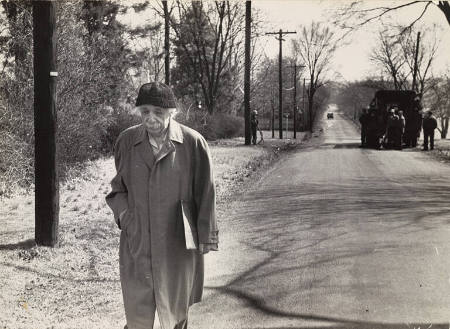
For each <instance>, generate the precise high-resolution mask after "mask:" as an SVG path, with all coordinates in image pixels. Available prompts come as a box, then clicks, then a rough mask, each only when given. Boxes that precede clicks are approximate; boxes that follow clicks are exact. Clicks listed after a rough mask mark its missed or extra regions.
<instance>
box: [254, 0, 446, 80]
mask: <svg viewBox="0 0 450 329" xmlns="http://www.w3.org/2000/svg"><path fill="white" fill-rule="evenodd" d="M405 2H407V1H392V0H390V1H387V0H385V1H374V0H365V1H364V6H365V7H367V8H369V7H376V6H380V5H381V6H386V5H387V6H392V5H395V4H400V3H405ZM345 3H348V1H342V0H331V1H330V0H327V1H325V0H315V1H312V0H276V1H273V0H259V1H253V2H252V9H253V8H254V9H257V10H260V11H261V14H262V15H263V17H265V19H266V20H267V28H268V30H269V29H270V30H271V31H278V30H279V29H283V30H289V31H300V25H309V24H311V22H312V21H319V22H323V23H324V24H328V22H330V21H331V15H332V14H333V12H334V10H335V9H336V8H337V7H338V6H340V5H343V4H345ZM422 8H423V5H413V6H409V7H407V8H404V9H400V10H398V11H396V12H395V13H394V14H393V15H392V16H391V17H389V18H386V19H385V22H386V23H388V22H393V23H401V24H408V23H410V22H412V21H413V20H414V19H415V18H416V17H418V16H420V14H421V12H422ZM420 24H422V25H423V26H424V27H431V26H433V24H437V25H438V30H437V31H438V37H439V38H440V39H442V41H441V43H440V47H439V50H438V55H437V57H436V62H435V64H434V69H435V70H434V71H435V72H434V74H439V73H441V72H444V71H446V70H447V69H449V68H450V56H449V54H450V46H449V43H448V42H447V43H445V42H444V41H446V40H450V25H449V24H448V23H447V21H446V19H445V16H444V15H443V13H442V12H441V11H440V10H439V9H438V8H437V7H436V6H434V5H431V6H429V8H428V10H427V12H426V14H425V15H424V16H423V18H422V19H421V21H420ZM381 25H382V24H381V22H380V21H376V22H374V23H370V24H369V25H367V26H365V27H364V28H362V29H360V30H359V31H358V32H356V33H354V34H352V35H350V37H349V39H348V40H347V44H346V45H345V46H341V47H340V48H339V49H338V50H337V52H336V54H335V58H334V61H333V65H332V69H333V71H335V73H337V74H338V76H340V77H341V79H343V80H345V81H350V80H359V79H363V78H364V77H366V76H370V75H372V76H373V75H375V76H377V75H378V76H379V74H376V73H377V71H378V70H377V68H376V67H375V66H374V64H373V63H371V62H370V60H369V57H370V52H371V49H372V48H373V46H374V44H375V38H376V33H377V31H378V30H379V29H380V28H381ZM271 31H268V32H271ZM338 32H339V31H338ZM291 38H295V35H286V36H285V39H286V40H287V39H291ZM263 39H264V40H262V41H261V45H262V47H263V48H264V51H265V53H266V54H267V55H268V56H269V57H275V56H278V49H279V42H278V41H277V40H275V38H274V37H273V36H267V37H264V38H263ZM283 53H284V54H287V55H288V54H289V53H290V42H284V44H283Z"/></svg>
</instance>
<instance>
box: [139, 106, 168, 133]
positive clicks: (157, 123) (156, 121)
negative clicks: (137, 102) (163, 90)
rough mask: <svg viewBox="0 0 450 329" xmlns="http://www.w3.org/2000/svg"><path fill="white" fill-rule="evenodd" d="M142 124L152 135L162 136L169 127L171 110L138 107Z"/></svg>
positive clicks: (155, 107) (156, 107)
mask: <svg viewBox="0 0 450 329" xmlns="http://www.w3.org/2000/svg"><path fill="white" fill-rule="evenodd" d="M138 109H139V111H140V113H141V118H142V123H143V124H144V126H145V128H146V129H147V131H148V132H149V133H150V134H152V135H160V134H162V133H163V132H164V130H165V129H166V128H167V127H168V126H169V122H170V110H169V109H165V108H162V107H158V106H154V105H149V104H146V105H141V106H139V107H138Z"/></svg>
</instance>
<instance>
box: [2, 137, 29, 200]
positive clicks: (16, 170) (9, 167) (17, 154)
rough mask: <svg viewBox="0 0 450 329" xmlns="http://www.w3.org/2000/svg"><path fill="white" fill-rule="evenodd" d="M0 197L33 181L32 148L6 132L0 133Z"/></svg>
mask: <svg viewBox="0 0 450 329" xmlns="http://www.w3.org/2000/svg"><path fill="white" fill-rule="evenodd" d="M0 150H1V152H0V196H3V195H8V194H9V193H10V192H11V191H13V190H15V189H16V188H18V187H21V188H27V187H30V186H31V185H32V183H33V181H34V167H33V165H34V163H33V161H34V160H33V148H32V147H31V145H30V144H28V143H26V142H23V141H21V140H20V139H18V138H17V137H16V136H14V135H13V134H11V133H9V132H7V131H0Z"/></svg>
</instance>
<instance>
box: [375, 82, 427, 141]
mask: <svg viewBox="0 0 450 329" xmlns="http://www.w3.org/2000/svg"><path fill="white" fill-rule="evenodd" d="M391 109H394V110H395V112H396V114H398V111H403V116H404V117H405V127H404V131H403V139H402V144H403V146H404V147H415V146H416V145H417V139H418V137H419V135H420V129H421V127H422V106H421V104H420V95H418V94H416V92H415V91H413V90H378V91H377V92H376V93H375V96H374V97H373V99H372V101H371V103H370V105H369V110H368V114H367V120H366V129H367V130H366V136H367V145H368V147H372V148H376V149H380V148H381V146H383V147H384V148H389V141H387V140H386V133H387V122H388V115H389V111H390V110H391Z"/></svg>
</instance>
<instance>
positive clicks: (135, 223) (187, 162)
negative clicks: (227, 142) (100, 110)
mask: <svg viewBox="0 0 450 329" xmlns="http://www.w3.org/2000/svg"><path fill="white" fill-rule="evenodd" d="M115 164H116V170H117V175H116V176H115V177H114V178H113V180H112V182H111V185H112V192H111V193H109V194H108V195H107V196H106V201H107V203H108V205H109V206H110V207H111V209H112V210H113V213H114V218H115V219H116V222H117V224H118V226H119V228H121V230H122V231H121V235H120V250H119V258H120V279H121V284H122V293H123V299H124V306H125V314H126V319H127V325H128V327H129V328H130V329H135V328H152V325H153V319H154V311H155V308H156V309H157V311H158V315H159V318H160V320H161V324H162V326H163V328H164V329H172V328H173V327H174V326H175V325H176V324H177V323H179V322H180V321H182V320H184V319H186V318H187V313H188V308H189V306H190V305H192V304H194V303H196V302H199V301H200V300H201V297H202V291H203V274H204V263H203V256H202V255H201V254H199V253H198V251H197V250H187V249H186V245H185V235H184V234H185V233H184V226H183V214H182V207H181V202H183V203H184V205H185V206H184V207H183V208H184V209H191V211H192V214H191V215H192V218H193V219H194V222H195V224H196V228H197V232H198V242H199V243H218V229H217V222H216V218H215V188H214V181H213V173H212V168H211V158H210V155H209V150H208V144H207V143H206V141H205V140H204V138H203V137H202V136H201V135H200V134H198V133H197V132H196V131H194V130H192V129H190V128H188V127H185V126H183V125H181V124H179V123H177V122H176V121H174V120H171V122H170V124H169V131H168V142H167V143H166V146H165V147H163V150H162V151H161V152H160V153H159V154H158V155H157V157H156V156H155V155H154V154H153V150H152V148H151V145H150V143H149V141H148V135H147V132H146V130H145V128H144V126H143V125H138V126H134V127H131V128H129V129H127V130H125V131H124V132H122V133H121V135H120V136H119V138H118V140H117V142H116V146H115ZM124 210H126V212H125V213H124V216H123V217H122V219H121V220H120V222H119V219H118V218H119V215H120V213H121V212H122V211H124Z"/></svg>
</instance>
